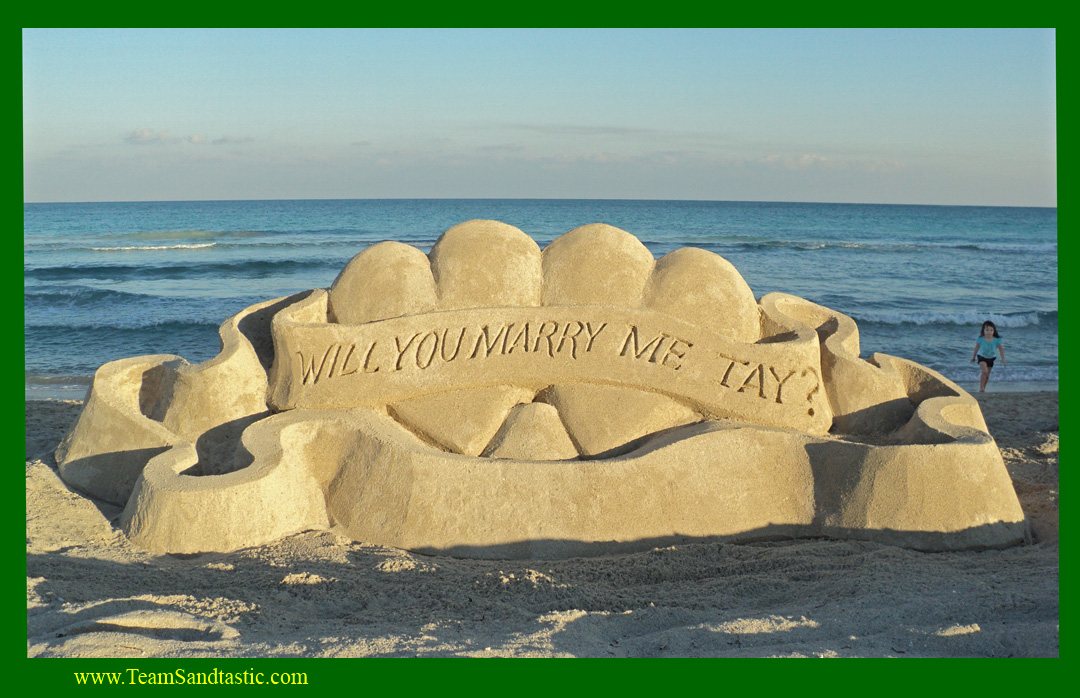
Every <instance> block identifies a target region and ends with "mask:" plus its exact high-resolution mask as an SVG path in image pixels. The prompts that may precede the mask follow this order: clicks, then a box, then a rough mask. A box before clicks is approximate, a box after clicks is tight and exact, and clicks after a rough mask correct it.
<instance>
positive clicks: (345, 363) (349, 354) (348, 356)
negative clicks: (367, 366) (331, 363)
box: [338, 344, 358, 376]
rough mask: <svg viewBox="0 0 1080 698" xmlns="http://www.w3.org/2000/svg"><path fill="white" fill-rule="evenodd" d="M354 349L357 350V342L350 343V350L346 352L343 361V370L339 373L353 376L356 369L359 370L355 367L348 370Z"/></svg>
mask: <svg viewBox="0 0 1080 698" xmlns="http://www.w3.org/2000/svg"><path fill="white" fill-rule="evenodd" d="M354 351H356V344H350V345H349V351H348V352H346V354H345V360H344V361H342V362H341V371H340V372H339V373H338V375H339V376H351V375H352V374H354V373H356V371H357V370H358V369H355V368H354V369H353V370H351V371H349V370H348V368H349V359H351V358H352V355H353V352H354Z"/></svg>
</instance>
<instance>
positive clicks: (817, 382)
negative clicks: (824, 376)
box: [799, 368, 821, 417]
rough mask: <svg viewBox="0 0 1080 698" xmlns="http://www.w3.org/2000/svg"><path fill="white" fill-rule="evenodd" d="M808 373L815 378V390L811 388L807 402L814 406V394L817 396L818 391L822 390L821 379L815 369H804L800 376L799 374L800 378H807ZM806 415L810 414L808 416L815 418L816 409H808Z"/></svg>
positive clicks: (807, 395)
mask: <svg viewBox="0 0 1080 698" xmlns="http://www.w3.org/2000/svg"><path fill="white" fill-rule="evenodd" d="M807 373H809V374H810V375H812V376H813V377H814V387H813V388H811V389H810V392H808V393H807V394H806V401H807V402H809V403H811V404H813V397H814V394H815V393H817V392H818V390H819V389H820V388H821V379H820V378H818V374H817V371H815V370H814V369H812V368H804V369H803V371H802V373H800V374H799V378H803V377H805V376H806V374H807ZM806 414H808V415H810V416H811V417H813V416H814V408H813V407H810V408H808V409H807V410H806Z"/></svg>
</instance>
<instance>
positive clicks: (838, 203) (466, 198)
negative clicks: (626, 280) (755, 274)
mask: <svg viewBox="0 0 1080 698" xmlns="http://www.w3.org/2000/svg"><path fill="white" fill-rule="evenodd" d="M256 201H263V202H270V201H627V202H630V201H633V202H642V203H645V202H648V203H668V202H677V203H709V204H792V205H807V204H816V205H827V206H926V207H936V208H1046V209H1055V210H1056V209H1057V208H1058V207H1057V204H1054V205H1032V204H1026V205H1017V204H919V203H896V202H890V203H885V202H866V201H863V202H853V201H782V200H775V199H644V198H632V197H621V198H620V197H614V198H613V197H583V198H565V197H514V196H507V197H484V196H428V197H405V196H402V197H349V198H341V197H328V198H319V197H316V198H256V199H129V200H124V199H112V200H102V201H25V200H24V201H23V205H24V206H27V205H33V206H41V205H51V204H62V205H78V204H176V203H247V202H256Z"/></svg>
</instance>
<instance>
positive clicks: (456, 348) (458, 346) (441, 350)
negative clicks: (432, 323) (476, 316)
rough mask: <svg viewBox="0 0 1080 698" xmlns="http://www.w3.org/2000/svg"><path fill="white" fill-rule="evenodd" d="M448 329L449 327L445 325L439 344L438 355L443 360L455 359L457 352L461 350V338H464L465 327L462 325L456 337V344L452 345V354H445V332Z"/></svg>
mask: <svg viewBox="0 0 1080 698" xmlns="http://www.w3.org/2000/svg"><path fill="white" fill-rule="evenodd" d="M449 331H450V328H449V327H447V328H446V329H445V330H443V333H442V343H441V344H440V345H439V356H441V357H442V359H443V361H453V360H454V359H456V358H457V355H458V352H459V351H461V340H462V339H465V328H464V327H462V328H461V334H459V335H458V338H457V344H456V345H454V354H453V356H447V355H446V333H447V332H449Z"/></svg>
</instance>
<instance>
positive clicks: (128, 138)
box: [123, 128, 180, 145]
mask: <svg viewBox="0 0 1080 698" xmlns="http://www.w3.org/2000/svg"><path fill="white" fill-rule="evenodd" d="M123 138H124V142H125V143H130V144H132V145H146V144H148V143H176V142H177V141H179V140H180V139H179V138H176V137H175V136H170V135H169V132H168V131H165V130H162V131H154V129H152V128H137V129H135V130H134V131H132V132H131V133H128V134H127V135H125V136H124V137H123Z"/></svg>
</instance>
